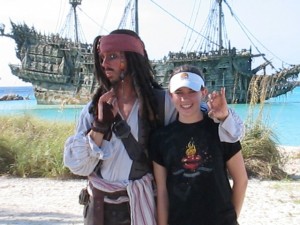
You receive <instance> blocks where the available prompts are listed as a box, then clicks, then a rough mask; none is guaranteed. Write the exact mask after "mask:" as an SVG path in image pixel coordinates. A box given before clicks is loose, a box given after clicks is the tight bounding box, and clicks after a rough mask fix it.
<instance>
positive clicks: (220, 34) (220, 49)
mask: <svg viewBox="0 0 300 225" xmlns="http://www.w3.org/2000/svg"><path fill="white" fill-rule="evenodd" d="M218 1H219V54H220V55H221V51H222V46H223V40H222V15H223V11H222V0H218Z"/></svg>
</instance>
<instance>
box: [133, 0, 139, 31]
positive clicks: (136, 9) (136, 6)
mask: <svg viewBox="0 0 300 225" xmlns="http://www.w3.org/2000/svg"><path fill="white" fill-rule="evenodd" d="M138 11H139V10H138V0H135V19H134V21H135V22H134V23H135V32H136V33H137V34H139V12H138Z"/></svg>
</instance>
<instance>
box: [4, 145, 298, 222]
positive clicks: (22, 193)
mask: <svg viewBox="0 0 300 225" xmlns="http://www.w3.org/2000/svg"><path fill="white" fill-rule="evenodd" d="M282 151H283V152H284V154H285V155H288V156H289V160H288V161H287V163H286V166H285V168H284V169H285V170H286V171H287V172H288V173H289V174H291V175H293V176H292V177H293V178H294V180H292V181H291V180H289V181H288V180H284V181H260V180H257V179H251V180H249V184H248V188H247V193H246V198H245V202H244V206H243V209H242V212H241V215H240V218H239V223H240V224H241V225H253V224H256V225H268V224H272V225H283V224H288V225H299V224H300V159H299V154H300V147H285V148H284V149H283V150H282ZM295 155H298V157H295ZM85 186H86V180H56V179H45V178H11V177H5V176H2V177H0V224H1V225H2V224H14V225H15V224H18V225H21V224H22V225H40V224H43V225H50V224H51V225H59V224H60V225H69V224H70V225H71V224H73V225H75V224H76V225H82V224H83V220H82V206H81V205H79V203H78V194H79V192H80V190H81V189H82V188H83V187H85Z"/></svg>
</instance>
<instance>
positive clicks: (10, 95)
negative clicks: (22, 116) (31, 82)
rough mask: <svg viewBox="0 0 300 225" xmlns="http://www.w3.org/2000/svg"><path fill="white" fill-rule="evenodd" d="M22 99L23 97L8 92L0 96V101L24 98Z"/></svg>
mask: <svg viewBox="0 0 300 225" xmlns="http://www.w3.org/2000/svg"><path fill="white" fill-rule="evenodd" d="M24 99H25V98H24V97H22V96H20V95H16V94H8V95H3V96H2V97H0V101H13V100H24Z"/></svg>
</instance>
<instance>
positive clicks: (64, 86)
mask: <svg viewBox="0 0 300 225" xmlns="http://www.w3.org/2000/svg"><path fill="white" fill-rule="evenodd" d="M151 2H152V3H154V4H155V5H156V6H157V7H158V8H159V9H160V10H162V11H163V12H165V13H167V14H168V15H170V16H171V17H172V18H175V19H176V20H177V21H178V22H179V23H180V24H181V25H184V26H185V27H186V35H185V39H184V41H183V44H182V47H181V51H179V52H172V51H169V53H168V55H166V56H165V57H164V58H163V59H161V60H153V61H152V66H153V69H154V72H155V74H154V76H155V79H157V81H158V82H159V83H161V85H162V86H163V87H166V86H167V84H168V77H169V74H170V73H171V72H172V70H173V69H174V68H175V67H177V66H179V65H182V64H192V65H196V66H197V67H199V68H200V69H201V70H202V72H203V75H204V77H205V80H206V86H207V88H208V89H209V90H210V91H212V90H219V89H220V88H221V87H225V88H226V98H227V101H228V102H229V103H247V102H249V100H250V99H251V98H253V97H255V98H256V99H258V101H259V100H261V99H262V98H261V96H264V99H269V98H271V97H275V96H278V95H282V94H285V93H287V92H289V91H291V90H293V88H294V87H295V84H296V83H295V82H294V79H295V78H297V77H298V74H299V72H300V65H294V66H290V67H289V68H283V69H281V70H277V71H276V72H275V73H274V74H269V75H267V74H266V67H267V66H269V65H270V66H272V64H271V61H269V60H267V59H266V58H265V55H264V54H263V53H261V52H260V51H258V54H253V53H252V49H251V48H250V49H249V50H246V49H241V50H238V49H237V48H235V47H232V46H231V43H230V41H229V38H228V36H227V32H226V26H225V24H226V23H225V16H224V11H223V3H225V4H226V5H227V6H228V8H229V10H230V12H231V15H233V16H234V17H235V18H237V16H236V15H235V14H234V12H233V10H232V9H231V8H230V6H229V4H228V3H227V1H226V0H212V1H211V9H210V11H209V15H208V19H207V20H206V24H205V25H204V26H203V28H202V29H201V30H200V31H197V29H196V28H195V24H196V21H197V20H199V18H198V12H199V7H200V4H198V3H199V1H196V0H195V1H194V3H195V7H194V9H193V12H192V13H191V19H190V23H189V24H186V23H184V22H182V21H180V20H179V19H178V18H177V17H176V16H174V15H172V14H171V13H170V12H168V11H167V10H165V9H164V8H162V7H161V6H159V5H158V4H157V3H156V2H154V1H153V0H151ZM69 3H70V4H71V8H70V13H69V15H68V20H69V22H68V23H65V26H64V29H62V33H60V34H59V35H56V34H51V35H42V34H40V33H38V32H36V31H35V30H34V29H33V28H32V29H30V28H29V27H28V26H27V25H26V24H24V25H17V24H14V23H13V22H12V33H11V34H9V35H10V36H11V37H12V38H14V40H15V41H16V43H17V57H18V58H19V59H20V61H21V65H10V67H11V71H12V73H13V74H14V75H16V76H18V77H19V78H21V79H22V80H24V81H26V82H30V83H32V84H33V86H34V90H35V96H36V99H37V101H38V103H39V104H85V103H86V102H87V101H89V100H90V99H91V96H92V95H93V93H94V91H95V90H96V88H97V82H96V80H95V78H94V76H93V55H92V52H91V44H84V43H83V41H82V40H81V37H80V22H79V19H78V16H77V9H80V5H81V0H69ZM138 19H139V14H138V0H127V2H126V6H125V9H124V13H123V16H122V19H121V21H120V23H119V26H118V28H127V29H132V30H135V31H136V32H137V33H139V22H138ZM202 19H203V18H202ZM71 20H72V21H74V28H73V30H72V29H71V31H74V32H73V37H72V39H71V37H70V36H67V34H66V33H64V32H65V31H67V30H69V31H70V27H69V25H68V26H67V25H66V24H71V22H70V21H71ZM240 24H241V22H240ZM243 29H244V31H245V30H246V28H245V27H244V28H243ZM71 31H70V32H69V33H72V32H71ZM1 32H2V31H1ZM247 37H249V36H247ZM192 40H193V41H192ZM254 46H255V45H254ZM255 49H256V50H258V48H257V47H256V46H255ZM255 57H263V58H264V59H265V62H264V63H262V64H261V65H259V66H257V67H256V68H252V60H253V58H255ZM258 71H263V74H261V75H259V74H258V73H257V72H258ZM257 85H258V86H257ZM253 87H255V88H257V87H258V88H257V90H258V91H257V92H255V96H253V92H251V91H250V89H251V88H253Z"/></svg>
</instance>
